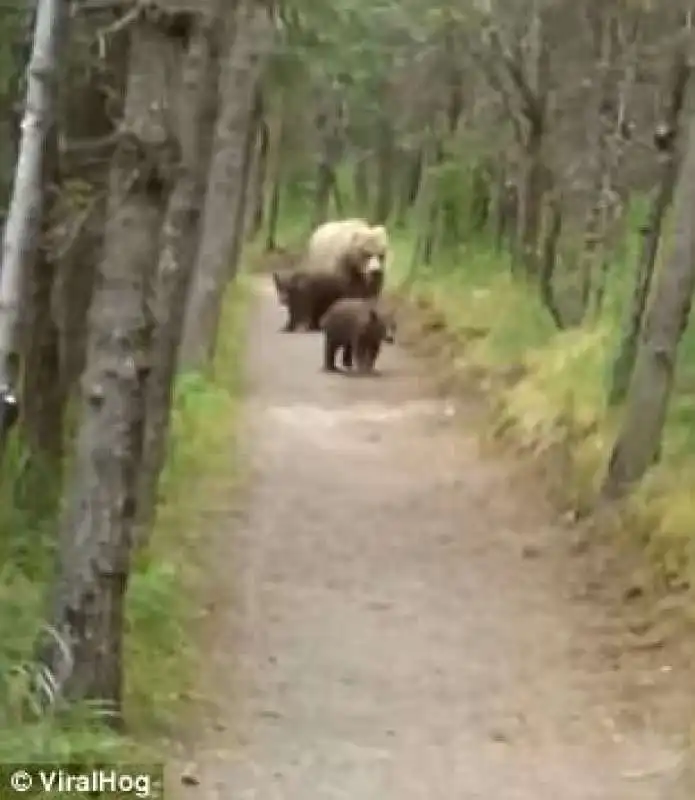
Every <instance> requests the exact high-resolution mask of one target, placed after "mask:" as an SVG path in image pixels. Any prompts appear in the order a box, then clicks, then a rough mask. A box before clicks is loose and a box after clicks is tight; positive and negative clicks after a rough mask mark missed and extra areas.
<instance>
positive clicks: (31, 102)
mask: <svg viewBox="0 0 695 800" xmlns="http://www.w3.org/2000/svg"><path fill="white" fill-rule="evenodd" d="M65 12H66V7H65V6H64V4H63V3H62V2H61V0H46V2H43V3H41V4H40V5H39V7H38V13H37V14H36V27H35V32H34V43H33V50H32V56H31V61H30V63H29V71H28V86H27V102H26V108H25V112H24V119H23V121H22V137H21V142H20V147H19V158H18V161H17V169H16V173H15V183H14V191H13V194H12V200H11V203H10V208H9V213H8V216H7V224H6V228H5V236H4V242H3V254H2V271H1V272H0V392H1V393H2V397H3V402H2V404H1V405H0V416H1V417H2V419H0V457H2V452H3V448H4V444H5V441H4V440H5V434H6V432H7V430H8V428H9V425H8V424H7V423H8V420H6V419H5V413H6V411H7V406H6V403H5V402H4V398H5V397H7V396H8V394H13V393H14V392H15V391H16V388H17V380H18V377H19V375H18V368H19V349H20V346H21V341H20V340H21V319H20V298H21V297H22V294H23V284H24V283H25V281H26V280H27V277H28V276H27V271H28V269H29V267H30V265H32V263H33V262H34V261H35V259H36V258H37V248H38V242H39V238H40V230H41V222H42V219H43V206H44V197H43V184H44V177H45V173H46V168H45V163H44V162H45V153H46V133H47V131H48V130H49V129H50V128H51V126H52V124H53V122H54V114H55V111H54V108H55V101H56V97H55V83H56V73H57V68H58V57H59V50H60V47H61V46H62V44H63V42H62V39H63V28H64V25H65V23H66V21H67V16H66V13H65Z"/></svg>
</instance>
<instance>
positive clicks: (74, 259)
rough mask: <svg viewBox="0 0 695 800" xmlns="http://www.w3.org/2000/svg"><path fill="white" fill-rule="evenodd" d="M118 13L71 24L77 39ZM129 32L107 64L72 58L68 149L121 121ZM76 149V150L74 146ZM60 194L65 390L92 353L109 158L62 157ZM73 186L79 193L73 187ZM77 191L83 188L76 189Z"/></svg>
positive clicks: (71, 388)
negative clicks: (65, 206)
mask: <svg viewBox="0 0 695 800" xmlns="http://www.w3.org/2000/svg"><path fill="white" fill-rule="evenodd" d="M113 17H114V15H113V13H104V14H101V15H96V14H95V15H94V16H92V15H91V14H90V16H89V19H88V20H82V19H80V18H78V19H77V20H75V21H73V29H74V31H75V36H74V39H75V40H77V39H84V40H86V41H90V40H93V37H94V35H95V31H96V29H97V28H98V27H99V26H108V25H109V24H112V23H113V21H114V18H113ZM128 42H129V35H128V33H127V31H122V32H121V33H120V34H118V35H117V36H115V37H114V38H113V39H112V40H111V41H110V42H109V47H108V50H107V52H106V54H105V57H104V59H103V61H102V62H101V63H100V64H99V65H98V66H96V65H94V64H92V66H91V68H90V69H87V70H85V62H86V61H87V60H88V59H89V58H90V57H91V56H90V54H88V53H87V52H85V50H86V49H87V48H86V47H85V48H84V49H82V50H81V51H79V52H78V53H77V55H76V56H75V60H76V62H77V63H76V64H75V66H74V69H70V70H68V76H67V80H66V86H65V87H63V88H62V97H61V110H62V114H61V117H62V119H61V123H60V128H61V131H62V133H64V134H65V136H66V138H67V141H68V142H69V143H75V142H82V143H84V142H94V141H104V140H106V139H107V138H109V137H111V136H112V135H113V133H114V131H115V125H116V122H117V121H118V120H120V119H121V118H122V115H123V99H122V98H123V97H124V95H125V88H126V80H127V74H128V69H127V66H128V64H127V62H128ZM71 147H72V145H71ZM61 171H62V183H63V186H62V188H63V196H64V198H67V199H69V200H70V202H71V204H72V208H71V209H69V210H68V211H67V212H66V213H70V214H71V216H72V219H71V226H70V230H69V231H68V232H67V235H66V237H65V239H64V240H63V239H61V240H60V242H59V243H58V248H59V252H58V254H57V255H56V260H57V265H56V266H57V275H56V282H55V286H54V290H53V311H54V314H55V319H56V324H57V326H58V330H59V335H60V375H61V378H60V379H61V384H62V387H63V391H64V392H65V393H66V394H68V395H71V394H72V393H73V392H75V394H76V393H77V392H76V391H75V390H76V389H77V388H78V381H79V377H80V375H81V374H82V370H83V368H84V363H85V356H86V348H87V312H88V310H89V306H90V303H91V298H92V291H93V288H94V276H95V274H96V267H97V265H98V263H99V260H100V259H101V256H102V251H103V244H104V227H105V225H106V206H107V198H108V182H109V157H108V155H106V156H105V155H103V154H102V153H97V154H94V153H92V152H90V150H89V148H88V147H87V148H85V150H84V151H80V154H79V155H78V154H77V153H75V152H70V151H69V152H67V153H65V154H64V156H63V159H62V163H61ZM73 187H75V188H73ZM77 187H79V188H77Z"/></svg>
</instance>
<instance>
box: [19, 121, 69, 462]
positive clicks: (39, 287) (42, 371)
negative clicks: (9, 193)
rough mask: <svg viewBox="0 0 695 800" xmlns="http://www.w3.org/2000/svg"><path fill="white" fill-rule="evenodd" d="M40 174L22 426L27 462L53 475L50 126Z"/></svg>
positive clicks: (60, 391) (56, 350) (54, 173)
mask: <svg viewBox="0 0 695 800" xmlns="http://www.w3.org/2000/svg"><path fill="white" fill-rule="evenodd" d="M44 173H45V174H44V179H43V184H44V188H43V192H44V197H45V202H44V213H43V217H44V218H43V220H42V234H41V240H40V243H39V246H38V248H37V254H36V258H35V259H34V260H33V262H32V263H31V264H30V265H29V266H30V269H29V270H28V275H27V280H26V282H25V285H24V296H23V302H22V305H23V309H22V318H23V327H24V335H23V337H22V338H23V347H22V350H23V356H24V358H23V361H24V365H23V370H22V422H23V427H24V432H25V435H26V439H27V443H28V445H29V449H30V452H31V455H32V457H33V458H34V459H38V460H39V461H40V462H41V463H42V464H44V465H45V466H50V468H51V469H52V470H53V471H54V472H55V473H58V472H59V471H60V467H61V457H62V454H63V414H64V410H65V391H64V388H65V387H64V385H63V383H62V381H61V375H60V336H59V332H58V327H57V325H56V322H55V319H54V315H53V304H52V297H53V287H54V285H55V279H56V274H57V264H56V258H55V252H53V250H52V248H51V242H50V241H48V240H47V235H48V232H49V230H50V227H51V225H52V224H53V221H54V220H53V213H52V212H53V211H54V210H55V207H56V205H57V203H56V199H57V192H58V191H59V185H60V172H59V164H58V131H57V127H56V125H55V123H54V124H53V125H52V126H51V130H50V131H49V133H48V134H47V137H46V154H45V157H44Z"/></svg>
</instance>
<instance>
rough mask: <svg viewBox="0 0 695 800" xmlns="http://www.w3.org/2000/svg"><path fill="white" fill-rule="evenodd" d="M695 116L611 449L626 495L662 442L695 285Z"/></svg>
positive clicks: (616, 484)
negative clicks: (669, 237)
mask: <svg viewBox="0 0 695 800" xmlns="http://www.w3.org/2000/svg"><path fill="white" fill-rule="evenodd" d="M694 207H695V116H694V117H693V118H692V120H691V124H690V133H689V141H688V145H687V152H686V154H685V158H684V161H683V167H682V170H681V174H680V177H679V180H678V185H677V187H676V195H675V203H674V223H675V232H674V235H673V243H672V245H671V252H670V254H669V256H668V258H667V259H666V262H665V264H664V266H663V269H662V270H661V272H660V273H659V275H658V276H657V281H656V284H655V286H654V298H653V301H652V303H651V307H650V310H649V314H648V316H647V320H646V325H645V330H644V334H643V338H642V341H641V342H640V346H639V351H638V354H637V360H636V364H635V372H634V375H633V378H632V382H631V384H630V389H629V392H628V396H627V400H626V407H625V417H624V420H623V424H622V427H621V429H620V432H619V434H618V437H617V439H616V442H615V445H614V447H613V451H612V453H611V458H610V463H609V467H608V474H607V476H606V480H605V483H604V487H603V490H604V493H605V495H606V496H608V497H615V496H618V495H620V494H622V493H623V492H624V491H625V490H626V489H627V488H628V487H629V486H630V485H632V484H634V483H635V482H637V481H639V480H641V478H642V477H643V476H644V474H645V473H646V472H647V470H648V469H649V468H650V466H651V465H652V464H653V463H654V460H655V458H656V456H657V453H658V451H659V447H660V445H661V437H662V433H663V428H664V423H665V420H666V413H667V409H668V403H669V399H670V396H671V390H672V385H673V377H674V372H675V364H676V357H677V352H678V345H679V343H680V340H681V337H682V336H683V333H684V331H685V329H686V327H687V323H688V316H689V314H690V306H691V303H692V295H693V290H694V289H695V228H693V225H692V209H693V208H694Z"/></svg>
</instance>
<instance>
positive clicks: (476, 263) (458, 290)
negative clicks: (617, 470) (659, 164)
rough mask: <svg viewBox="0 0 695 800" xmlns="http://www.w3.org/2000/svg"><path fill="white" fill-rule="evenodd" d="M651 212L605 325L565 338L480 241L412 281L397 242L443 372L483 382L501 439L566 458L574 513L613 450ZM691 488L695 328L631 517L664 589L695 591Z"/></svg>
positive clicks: (406, 247) (634, 227) (638, 212)
mask: <svg viewBox="0 0 695 800" xmlns="http://www.w3.org/2000/svg"><path fill="white" fill-rule="evenodd" d="M461 185H462V186H465V185H466V184H465V182H463V183H462V184H461ZM441 188H442V187H440V190H441ZM445 191H446V187H445ZM462 205H464V207H465V203H462ZM645 212H646V205H645V201H644V199H643V198H637V200H636V201H635V202H634V203H633V204H632V207H631V208H630V213H629V225H628V230H629V233H628V236H627V237H626V240H625V241H624V242H622V243H621V244H620V246H619V247H618V248H617V249H616V252H615V253H614V254H613V256H612V262H611V265H610V272H609V275H608V281H607V286H606V297H605V302H604V305H603V309H602V313H601V315H600V317H598V318H595V319H593V320H588V321H587V322H586V323H585V324H584V325H583V326H582V327H580V328H576V329H571V330H568V331H558V330H557V329H556V328H555V326H554V325H553V323H552V321H551V318H550V315H549V314H548V312H547V310H546V309H545V308H544V307H543V304H542V303H541V301H540V295H539V292H538V289H537V287H536V286H534V285H533V284H529V283H527V282H524V281H518V280H516V279H514V278H513V277H512V275H511V273H510V270H509V264H508V258H507V257H506V255H505V254H503V253H499V252H497V251H496V250H494V248H492V247H491V246H490V245H489V244H487V243H486V242H485V241H484V238H483V239H481V238H478V239H475V238H469V239H468V240H467V241H466V243H465V244H463V245H459V246H458V247H455V248H449V249H448V250H440V251H439V252H437V253H436V255H435V259H434V262H433V263H432V265H431V266H430V267H428V268H424V267H418V268H417V270H416V272H415V274H414V276H413V273H412V272H410V271H409V266H408V265H409V263H410V252H411V250H412V247H413V245H414V239H415V236H414V232H413V229H412V227H411V228H409V229H406V230H405V231H404V232H403V233H402V234H401V233H397V234H396V236H395V241H394V250H395V258H394V267H395V274H396V281H397V283H398V282H401V283H403V282H404V281H406V280H407V289H404V291H408V292H409V293H411V295H412V296H413V297H415V298H417V299H418V301H419V302H420V303H421V304H424V306H425V307H427V308H430V309H432V310H433V311H434V312H436V313H437V314H438V315H441V316H442V317H443V319H444V320H445V323H446V327H447V331H448V333H449V334H453V335H454V341H457V342H458V345H457V347H460V350H461V355H462V358H461V359H458V360H457V359H456V358H454V359H451V358H449V359H447V364H446V369H448V370H453V371H454V372H456V371H457V370H461V371H462V373H465V374H466V375H469V376H470V375H471V374H472V375H475V376H477V377H476V380H479V381H481V382H482V384H483V387H484V388H485V389H486V390H488V391H490V392H491V393H492V394H493V396H494V397H495V400H496V408H497V410H498V414H497V426H498V428H499V430H502V429H504V430H508V429H511V430H513V431H514V436H515V439H516V441H518V442H521V443H523V444H524V445H525V446H526V447H528V448H530V449H532V450H535V451H537V452H538V453H545V452H547V451H548V449H549V448H552V447H561V448H566V449H567V452H566V457H567V459H568V460H569V461H570V462H571V464H572V479H571V481H565V482H564V485H563V487H562V489H563V491H564V492H565V495H566V499H567V500H568V501H569V502H571V503H579V504H580V505H581V504H583V503H584V502H586V501H587V500H589V499H590V498H591V497H593V495H594V492H595V490H596V488H597V485H598V482H599V481H600V480H601V479H602V477H603V474H604V470H605V469H606V466H607V460H608V456H609V454H610V448H611V446H612V444H613V440H614V435H615V425H616V418H615V416H614V414H613V413H612V412H610V411H609V410H608V409H607V406H606V399H607V391H608V380H609V378H610V374H611V367H612V363H613V358H614V356H615V352H616V346H617V343H618V341H619V338H620V333H621V327H622V324H623V320H624V316H625V313H626V310H627V303H628V302H629V299H630V297H631V293H632V290H633V281H634V273H635V267H636V259H637V256H638V252H639V247H640V239H641V235H640V233H639V227H640V223H641V222H642V220H643V219H644V215H645ZM463 224H464V226H465V225H466V222H465V221H464V223H463ZM404 285H405V284H404ZM425 329H426V325H425ZM471 331H474V332H475V334H474V335H471ZM435 335H436V334H435ZM452 363H453V364H454V366H453V367H452ZM516 368H521V371H520V374H521V375H522V377H520V378H519V379H517V380H515V381H512V382H511V384H510V382H509V381H507V380H506V378H505V376H506V375H507V374H509V372H510V370H511V371H513V370H514V369H516ZM694 481H695V329H693V327H692V326H691V327H690V328H689V329H688V330H687V331H686V334H685V336H684V339H683V342H682V344H681V348H680V351H679V365H678V373H677V385H676V388H675V392H674V395H673V400H672V403H671V407H670V410H669V415H668V421H667V425H666V429H665V435H664V440H663V452H662V458H661V461H660V463H659V465H658V466H657V467H656V468H655V470H654V471H653V473H652V474H651V475H650V476H649V478H648V479H647V480H646V481H645V482H644V484H643V485H642V487H641V488H640V490H639V491H637V492H636V493H635V494H634V495H633V497H632V499H631V501H630V504H629V509H628V510H629V513H630V514H631V524H632V526H633V529H634V531H640V532H641V533H642V535H643V542H644V544H645V547H646V548H647V552H648V553H649V555H650V556H651V558H652V563H653V566H654V568H655V573H654V574H655V575H656V577H657V578H659V579H661V580H664V581H666V582H670V581H676V582H678V581H681V580H682V579H683V578H686V579H687V580H694V579H695V559H694V558H693V553H692V547H691V546H690V544H689V542H690V541H691V538H692V534H691V532H692V528H693V525H695V496H693V493H692V484H693V482H694Z"/></svg>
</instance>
